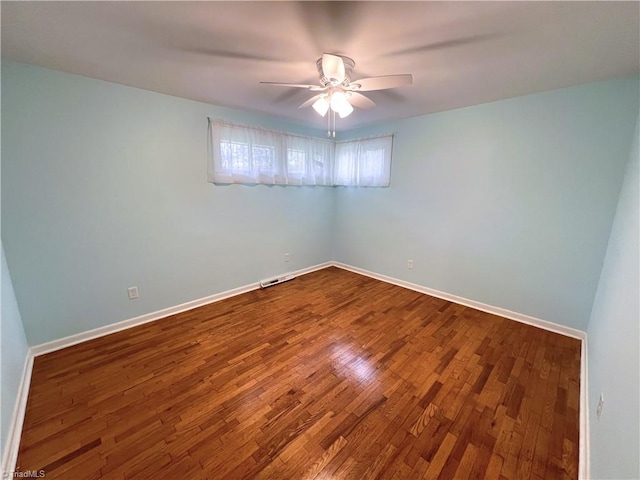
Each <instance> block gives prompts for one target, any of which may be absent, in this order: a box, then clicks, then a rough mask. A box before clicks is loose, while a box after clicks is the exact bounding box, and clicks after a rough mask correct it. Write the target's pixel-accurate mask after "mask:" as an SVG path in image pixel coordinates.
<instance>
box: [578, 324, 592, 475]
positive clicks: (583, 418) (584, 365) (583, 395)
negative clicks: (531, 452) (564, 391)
mask: <svg viewBox="0 0 640 480" xmlns="http://www.w3.org/2000/svg"><path fill="white" fill-rule="evenodd" d="M587 344H588V341H587V337H586V334H585V338H584V340H582V349H581V351H580V439H579V440H580V446H579V447H578V452H579V453H578V455H579V460H578V478H579V479H580V480H588V479H589V478H591V462H590V461H589V452H590V450H589V363H588V362H587V358H588V357H587Z"/></svg>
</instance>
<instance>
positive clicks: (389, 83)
mask: <svg viewBox="0 0 640 480" xmlns="http://www.w3.org/2000/svg"><path fill="white" fill-rule="evenodd" d="M412 82H413V77H412V76H411V74H409V73H405V74H401V75H383V76H381V77H369V78H361V79H360V80H355V81H353V82H351V83H350V84H349V90H357V91H359V92H367V91H371V90H386V89H387V88H396V87H401V86H403V85H411V83H412Z"/></svg>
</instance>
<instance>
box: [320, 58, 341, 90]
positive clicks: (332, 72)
mask: <svg viewBox="0 0 640 480" xmlns="http://www.w3.org/2000/svg"><path fill="white" fill-rule="evenodd" d="M322 72H323V73H324V76H325V77H327V79H328V80H329V81H330V82H331V83H334V84H335V85H339V84H341V83H342V82H344V75H345V72H344V62H343V61H342V58H340V57H338V56H337V55H331V54H330V53H323V54H322Z"/></svg>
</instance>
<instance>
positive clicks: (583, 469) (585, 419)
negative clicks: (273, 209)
mask: <svg viewBox="0 0 640 480" xmlns="http://www.w3.org/2000/svg"><path fill="white" fill-rule="evenodd" d="M332 264H333V265H334V266H336V267H338V268H342V269H344V270H348V271H350V272H354V273H358V274H360V275H365V276H367V277H371V278H375V279H376V280H381V281H383V282H387V283H391V284H393V285H398V286H400V287H404V288H408V289H409V290H414V291H416V292H419V293H424V294H427V295H431V296H432V297H437V298H442V299H443V300H448V301H450V302H453V303H457V304H460V305H465V306H467V307H471V308H475V309H476V310H481V311H483V312H487V313H492V314H494V315H498V316H500V317H504V318H508V319H510V320H515V321H516V322H521V323H526V324H527V325H532V326H534V327H538V328H542V329H544V330H549V331H551V332H554V333H559V334H561V335H565V336H567V337H573V338H577V339H578V340H580V341H581V348H580V438H579V443H580V445H579V446H578V451H579V461H578V478H580V479H584V480H586V479H589V478H590V465H589V415H588V411H589V410H588V408H589V401H588V392H589V390H588V389H587V379H588V371H587V334H586V332H583V331H582V330H577V329H575V328H571V327H566V326H564V325H559V324H557V323H553V322H549V321H547V320H542V319H539V318H536V317H531V316H529V315H524V314H522V313H517V312H512V311H511V310H506V309H504V308H500V307H494V306H492V305H487V304H484V303H481V302H476V301H475V300H469V299H468V298H464V297H459V296H457V295H452V294H450V293H445V292H441V291H439V290H434V289H432V288H428V287H424V286H422V285H417V284H415V283H411V282H406V281H404V280H400V279H397V278H393V277H388V276H386V275H381V274H379V273H375V272H370V271H368V270H364V269H362V268H358V267H353V266H351V265H347V264H344V263H340V262H333V263H332Z"/></svg>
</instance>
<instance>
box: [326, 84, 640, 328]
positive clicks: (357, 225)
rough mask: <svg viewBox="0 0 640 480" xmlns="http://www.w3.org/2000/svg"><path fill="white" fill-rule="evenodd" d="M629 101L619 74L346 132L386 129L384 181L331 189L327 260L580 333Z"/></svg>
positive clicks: (631, 107)
mask: <svg viewBox="0 0 640 480" xmlns="http://www.w3.org/2000/svg"><path fill="white" fill-rule="evenodd" d="M637 111H638V83H637V78H626V79H618V80H612V81H607V82H601V83H594V84H588V85H583V86H578V87H572V88H566V89H562V90H555V91H550V92H546V93H541V94H535V95H529V96H524V97H519V98H514V99H510V100H505V101H500V102H495V103H491V104H485V105H480V106H475V107H468V108H464V109H460V110H455V111H450V112H445V113H438V114H433V115H427V116H421V117H416V118H412V119H407V120H401V121H396V122H392V123H387V124H383V125H379V126H376V127H370V128H366V129H361V130H355V131H350V132H347V133H346V134H345V135H343V136H342V137H343V138H348V137H358V136H367V135H376V134H381V133H394V134H395V136H394V156H393V165H392V170H391V187H389V188H386V189H353V188H339V189H337V190H336V195H337V197H336V205H337V208H336V212H335V226H334V228H335V230H336V231H337V232H339V234H338V235H337V236H336V241H335V243H334V247H333V248H334V253H333V257H334V259H335V260H337V261H341V262H344V263H347V264H351V265H354V266H357V267H360V268H364V269H367V270H371V271H374V272H378V273H381V274H385V275H389V276H391V277H396V278H399V279H402V280H406V281H410V282H413V283H416V284H419V285H423V286H426V287H430V288H434V289H437V290H441V291H444V292H447V293H450V294H455V295H459V296H461V297H465V298H467V299H471V300H476V301H480V302H483V303H486V304H489V305H493V306H497V307H502V308H506V309H509V310H512V311H515V312H518V313H524V314H528V315H532V316H534V317H538V318H541V319H544V320H548V321H552V322H556V323H559V324H562V325H565V326H569V327H573V328H578V329H581V330H586V327H587V321H588V319H589V313H590V311H591V305H592V302H593V297H594V294H595V291H596V286H597V284H598V278H599V275H600V270H601V268H602V261H603V258H604V254H605V250H606V246H607V240H608V237H609V231H610V229H611V224H612V221H613V216H614V212H615V209H616V203H617V198H618V193H619V191H620V186H621V184H622V179H623V176H624V169H625V165H626V161H627V158H628V152H629V145H630V144H631V139H632V135H633V125H634V121H635V116H636V114H637ZM408 259H412V260H414V265H415V268H414V269H413V270H408V269H407V260H408Z"/></svg>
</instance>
